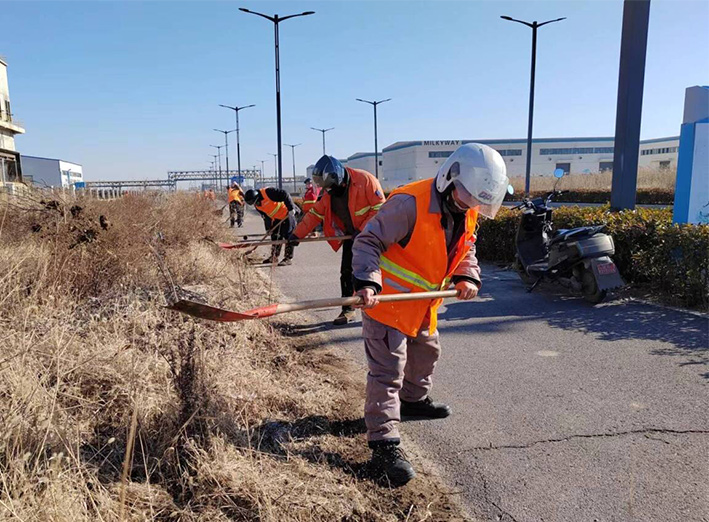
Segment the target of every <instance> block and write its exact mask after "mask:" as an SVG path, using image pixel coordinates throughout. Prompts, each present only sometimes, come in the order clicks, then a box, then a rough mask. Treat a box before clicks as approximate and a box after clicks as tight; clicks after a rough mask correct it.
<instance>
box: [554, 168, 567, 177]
mask: <svg viewBox="0 0 709 522" xmlns="http://www.w3.org/2000/svg"><path fill="white" fill-rule="evenodd" d="M564 174H566V173H565V172H564V169H556V170H555V171H554V177H555V178H563V177H564Z"/></svg>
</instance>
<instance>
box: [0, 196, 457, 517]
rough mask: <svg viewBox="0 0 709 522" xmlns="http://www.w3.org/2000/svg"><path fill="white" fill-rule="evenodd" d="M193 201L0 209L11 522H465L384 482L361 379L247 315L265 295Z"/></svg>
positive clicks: (435, 496)
mask: <svg viewBox="0 0 709 522" xmlns="http://www.w3.org/2000/svg"><path fill="white" fill-rule="evenodd" d="M212 205H213V204H212V203H211V202H208V201H204V200H202V199H198V198H196V197H195V196H194V195H189V194H180V193H177V194H171V195H163V194H152V195H151V194H147V195H144V196H133V195H131V196H126V197H123V198H121V199H118V200H115V201H97V200H93V199H88V198H70V199H66V198H65V199H59V198H51V197H48V196H46V195H42V194H41V193H31V194H30V195H28V196H25V197H23V198H21V199H17V198H15V199H9V200H2V201H0V223H2V225H1V226H0V326H1V328H2V329H1V330H0V331H1V332H2V333H1V334H0V335H1V336H2V339H3V342H2V348H3V349H2V351H0V426H2V430H1V431H0V520H33V521H95V520H103V521H114V520H115V521H123V520H136V521H137V520H170V521H172V520H185V521H215V520H217V521H218V520H225V521H226V520H259V521H283V520H316V521H317V520H321V521H326V520H327V521H330V520H349V521H358V520H362V521H380V520H381V521H388V520H425V519H428V520H451V519H455V518H461V515H460V511H458V508H456V507H455V505H453V504H452V503H451V502H450V501H449V496H448V495H447V494H446V493H445V492H443V491H442V490H440V488H439V487H438V486H436V483H435V481H433V480H432V479H430V478H426V477H425V476H424V477H422V478H421V480H420V481H418V485H419V487H420V489H414V488H403V489H402V490H389V489H388V488H380V487H379V486H376V485H375V484H374V483H372V482H371V481H369V480H367V479H366V474H365V473H364V472H363V463H364V462H365V461H366V459H367V457H368V455H367V451H366V445H365V443H364V440H363V438H362V435H361V434H362V432H363V422H362V420H361V415H360V412H361V401H362V397H361V393H362V392H361V384H360V379H358V378H356V377H353V376H352V372H351V369H350V368H349V367H348V365H347V363H346V362H344V361H343V360H342V358H341V357H340V356H338V355H337V354H336V353H334V352H332V351H331V350H328V349H317V350H315V349H308V350H304V349H301V350H299V349H294V347H293V346H292V345H291V344H289V343H288V342H286V340H285V339H284V338H283V337H281V336H280V335H279V333H278V331H277V330H276V329H275V328H274V327H273V326H271V325H270V324H269V323H267V322H256V321H253V322H243V323H234V324H215V323H209V322H204V321H199V320H195V319H192V318H189V317H186V316H181V315H179V314H176V313H175V312H171V311H168V310H166V309H164V304H165V297H164V294H165V293H168V294H171V293H172V294H174V293H176V292H177V293H181V292H195V293H198V294H200V295H202V296H204V297H205V298H206V299H208V300H209V302H210V303H213V304H216V305H223V306H228V307H232V308H238V309H245V308H250V307H253V306H260V305H263V304H265V302H266V300H267V299H268V295H267V294H266V291H265V290H264V289H263V286H264V285H262V284H260V281H259V280H258V279H257V278H256V276H255V275H254V273H253V272H251V271H249V270H248V267H247V266H246V264H245V263H244V262H243V261H242V260H241V259H240V258H239V257H238V256H237V255H235V254H234V253H231V252H223V251H219V250H218V249H215V248H214V247H213V246H212V245H210V244H208V243H207V242H204V241H202V238H204V237H205V236H206V235H218V234H219V225H220V224H219V222H218V221H217V220H216V219H215V217H214V212H213V211H214V208H213V206H212Z"/></svg>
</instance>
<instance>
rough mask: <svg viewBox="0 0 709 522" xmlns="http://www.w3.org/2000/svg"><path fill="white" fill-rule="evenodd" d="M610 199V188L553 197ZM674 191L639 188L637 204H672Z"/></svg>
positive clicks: (558, 199) (585, 200)
mask: <svg viewBox="0 0 709 522" xmlns="http://www.w3.org/2000/svg"><path fill="white" fill-rule="evenodd" d="M547 193H548V191H543V192H542V191H536V192H532V193H531V197H533V198H537V197H544V196H546V195H547ZM521 197H522V196H521V195H520V194H513V195H512V196H510V195H507V196H505V201H519V200H520V199H521ZM610 200H611V193H610V190H568V191H566V190H565V191H564V193H563V194H562V195H561V196H557V197H555V198H554V201H556V202H559V203H608V202H609V201H610ZM674 200H675V193H674V191H673V190H667V189H639V190H638V191H637V195H636V196H635V203H637V204H638V205H673V204H674Z"/></svg>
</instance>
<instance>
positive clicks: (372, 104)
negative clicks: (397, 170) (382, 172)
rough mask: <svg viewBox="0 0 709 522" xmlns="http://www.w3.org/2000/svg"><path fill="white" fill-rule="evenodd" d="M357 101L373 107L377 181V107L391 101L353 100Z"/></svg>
mask: <svg viewBox="0 0 709 522" xmlns="http://www.w3.org/2000/svg"><path fill="white" fill-rule="evenodd" d="M355 99H356V100H357V101H359V102H362V103H368V104H370V105H371V106H372V107H374V176H375V177H376V178H377V179H379V147H378V145H377V105H379V104H380V103H384V102H388V101H391V98H387V99H386V100H381V101H369V100H363V99H361V98H355Z"/></svg>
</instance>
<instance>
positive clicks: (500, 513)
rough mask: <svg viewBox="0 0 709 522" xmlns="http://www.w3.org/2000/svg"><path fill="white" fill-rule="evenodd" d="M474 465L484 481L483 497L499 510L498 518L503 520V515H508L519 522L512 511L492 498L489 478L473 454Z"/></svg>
mask: <svg viewBox="0 0 709 522" xmlns="http://www.w3.org/2000/svg"><path fill="white" fill-rule="evenodd" d="M473 461H474V462H473V465H474V466H475V469H476V470H477V472H478V475H479V476H480V480H481V481H482V483H483V497H484V501H485V502H487V503H488V504H490V505H491V506H493V507H494V508H495V509H497V511H498V520H502V519H503V517H505V516H507V517H509V519H510V520H511V521H512V522H518V521H517V519H516V518H515V517H513V516H512V514H511V513H508V512H507V511H505V510H504V509H502V508H501V507H500V506H499V505H498V504H497V503H496V502H494V501H493V500H491V499H490V493H489V491H488V485H487V478H485V473H483V470H482V468H481V467H480V465H479V464H478V459H477V457H475V456H473Z"/></svg>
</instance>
